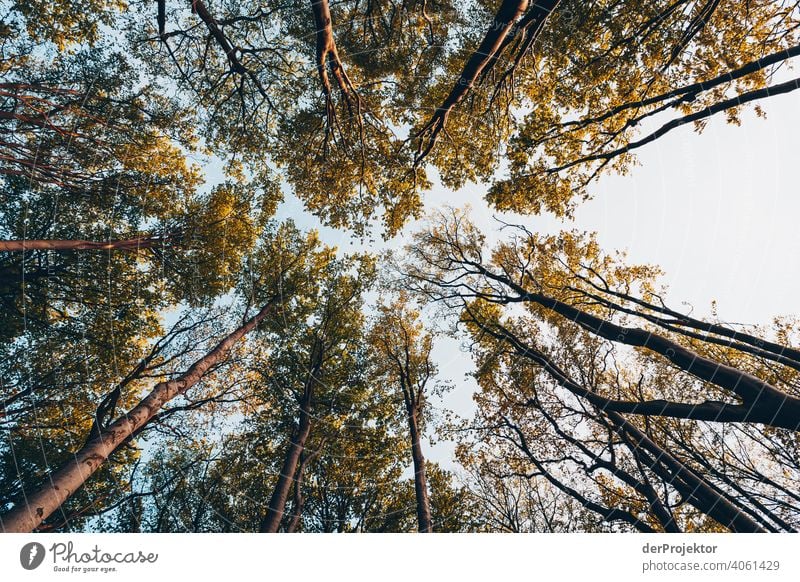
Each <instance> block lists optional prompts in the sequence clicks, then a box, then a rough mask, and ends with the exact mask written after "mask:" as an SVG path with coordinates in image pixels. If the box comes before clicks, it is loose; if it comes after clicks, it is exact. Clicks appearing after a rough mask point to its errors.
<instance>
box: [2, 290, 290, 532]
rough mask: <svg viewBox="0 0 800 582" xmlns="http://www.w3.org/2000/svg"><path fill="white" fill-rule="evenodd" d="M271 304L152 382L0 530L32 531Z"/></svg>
mask: <svg viewBox="0 0 800 582" xmlns="http://www.w3.org/2000/svg"><path fill="white" fill-rule="evenodd" d="M273 303H274V300H273V301H270V302H269V303H268V304H266V305H265V306H264V307H263V308H262V309H261V311H259V312H258V313H257V314H256V315H255V316H253V317H252V318H251V319H249V320H248V321H247V322H245V323H244V324H243V325H242V326H241V327H239V328H238V329H236V330H235V331H234V332H232V333H231V334H230V335H228V336H227V337H225V339H223V340H222V341H221V342H220V343H219V344H217V346H216V347H215V348H214V349H213V350H211V351H210V352H208V353H207V354H206V355H205V356H203V357H202V358H200V359H199V360H197V361H196V362H195V363H194V364H192V365H191V367H190V368H189V369H188V370H187V371H186V372H185V373H184V374H182V375H181V376H179V377H178V378H176V379H174V380H169V381H167V382H159V383H158V384H156V385H155V387H154V388H153V390H152V391H151V392H150V394H148V395H147V396H146V397H145V398H144V399H143V400H142V401H141V402H139V404H137V405H136V406H135V407H133V408H132V409H131V410H130V411H129V412H127V413H126V414H125V415H123V416H122V417H120V418H118V419H117V420H116V421H114V422H113V423H112V424H110V425H109V426H108V427H107V428H105V429H104V430H103V431H102V432H101V433H100V435H99V436H98V437H97V438H95V439H92V440H90V441H88V442H87V443H86V444H85V445H84V446H83V447H82V448H81V449H79V450H78V451H76V452H75V454H74V455H73V458H72V460H71V461H69V462H68V463H66V464H64V465H63V466H61V467H60V468H59V469H58V470H56V471H54V472H52V473H50V475H48V477H47V478H46V479H45V484H44V485H42V486H41V487H39V489H37V490H35V491H33V492H30V493H28V494H26V495H25V502H24V503H23V504H20V505H18V506H17V507H15V508H14V509H12V510H11V511H9V512H8V513H7V514H6V515H4V516H2V517H0V529H1V530H3V531H5V532H9V533H11V532H17V533H19V532H30V531H32V530H33V529H34V528H36V527H37V526H39V524H41V523H42V521H44V520H45V519H47V518H48V517H49V516H50V515H51V514H52V513H53V512H54V511H55V510H56V509H58V508H59V507H60V506H61V504H62V503H64V502H65V501H66V500H67V499H69V497H70V496H71V495H72V494H74V493H75V491H77V490H78V489H79V488H80V487H81V486H82V485H83V484H84V483H85V482H86V480H87V479H88V478H89V477H91V476H92V474H93V473H94V472H95V471H97V470H98V469H99V468H100V467H101V466H102V465H103V463H105V462H106V460H107V459H108V457H109V456H110V455H111V454H112V453H113V452H114V451H116V450H117V449H118V448H119V447H120V446H121V445H122V444H123V443H124V442H125V441H126V440H127V439H128V438H130V437H131V436H132V435H134V434H135V433H136V432H138V431H139V430H141V429H142V428H143V427H144V426H145V425H146V424H147V423H148V422H149V421H150V420H151V419H152V418H153V417H154V416H155V415H156V414H157V413H158V412H159V410H161V408H162V406H164V404H166V403H167V402H169V401H170V400H172V399H173V398H175V397H176V396H179V395H181V394H183V393H184V392H186V391H187V390H188V389H189V388H191V387H192V386H194V385H195V384H197V382H199V381H200V380H201V379H202V378H203V376H204V375H205V374H206V372H208V370H209V369H211V368H212V367H213V366H215V365H217V364H219V363H220V362H222V361H223V360H224V359H225V357H226V356H227V354H228V352H229V350H230V349H231V348H232V347H233V346H234V345H235V344H236V343H237V342H238V341H239V340H240V339H241V338H242V337H244V336H245V335H246V334H248V333H249V332H251V331H252V330H254V329H255V328H256V327H257V326H258V324H259V323H260V322H261V320H263V319H264V318H265V317H266V316H267V313H268V311H269V308H270V307H271V306H272V304H273Z"/></svg>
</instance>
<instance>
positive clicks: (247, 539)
mask: <svg viewBox="0 0 800 582" xmlns="http://www.w3.org/2000/svg"><path fill="white" fill-rule="evenodd" d="M799 550H800V537H798V535H796V534H772V535H764V534H761V535H759V534H713V535H712V534H697V535H689V534H686V535H681V534H675V535H671V534H660V535H658V534H657V535H645V534H621V535H613V534H428V535H414V534H351V535H335V534H294V535H286V534H284V535H258V534H32V535H23V534H5V535H0V572H2V578H0V579H2V580H12V581H16V580H21V581H22V580H67V579H69V580H87V579H90V580H108V581H109V582H110V581H115V582H117V581H118V582H122V581H126V580H136V581H137V582H140V581H141V580H142V579H147V578H152V577H155V579H156V580H165V579H169V577H173V576H175V577H180V578H185V577H189V576H192V577H197V578H198V579H199V580H202V581H207V580H228V579H231V577H236V578H237V579H238V580H242V579H251V578H252V577H254V576H257V577H259V579H271V578H274V577H276V576H280V577H283V576H290V577H292V579H293V580H315V579H319V580H333V581H336V580H347V581H353V580H408V579H416V580H420V579H421V580H425V581H427V580H431V579H432V578H433V577H442V578H443V579H444V580H448V581H449V580H502V579H503V578H506V577H511V576H513V577H514V578H515V579H519V578H522V579H524V580H537V579H542V578H543V579H550V578H555V579H562V578H566V579H567V580H587V581H588V580H591V581H592V582H594V581H596V580H615V581H627V580H661V581H666V580H687V581H688V580H698V581H699V580H719V581H720V582H721V581H723V580H725V581H727V580H730V579H737V580H747V579H750V580H755V581H758V582H761V581H765V582H767V581H776V582H777V581H779V580H792V581H796V580H800V568H799V567H798V565H799V564H800V557H798V551H799Z"/></svg>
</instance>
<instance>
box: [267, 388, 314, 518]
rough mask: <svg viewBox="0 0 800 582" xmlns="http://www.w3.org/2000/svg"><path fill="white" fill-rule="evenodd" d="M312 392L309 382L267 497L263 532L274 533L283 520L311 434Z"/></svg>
mask: <svg viewBox="0 0 800 582" xmlns="http://www.w3.org/2000/svg"><path fill="white" fill-rule="evenodd" d="M312 394H313V390H312V388H311V383H309V385H308V388H307V389H306V392H305V394H304V396H303V401H302V403H301V406H300V422H299V423H298V426H297V430H296V431H295V432H294V434H293V435H292V438H291V441H290V442H289V448H288V450H287V451H286V457H284V459H283V467H281V472H280V475H278V482H277V483H276V484H275V489H274V490H273V491H272V496H271V497H270V499H269V509H268V510H267V515H265V516H264V519H262V520H261V528H260V529H261V532H263V533H276V532H277V531H278V528H279V527H280V525H281V521H282V520H283V513H284V510H285V508H286V501H287V500H288V498H289V489H291V487H292V481H293V479H294V475H295V473H296V472H297V465H298V464H299V462H300V456H301V455H302V454H303V450H304V449H305V445H306V441H307V440H308V435H309V434H311V410H310V408H311V397H312Z"/></svg>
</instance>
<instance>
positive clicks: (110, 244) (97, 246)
mask: <svg viewBox="0 0 800 582" xmlns="http://www.w3.org/2000/svg"><path fill="white" fill-rule="evenodd" d="M161 240H162V239H161V238H159V237H155V236H140V237H136V238H130V239H123V240H109V241H93V240H47V239H38V240H37V239H33V240H1V241H0V252H9V253H13V252H22V251H39V250H44V251H105V250H116V251H135V250H137V249H149V248H152V247H154V246H155V245H156V244H158V243H159V242H161Z"/></svg>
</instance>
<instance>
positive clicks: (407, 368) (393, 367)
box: [370, 295, 436, 533]
mask: <svg viewBox="0 0 800 582" xmlns="http://www.w3.org/2000/svg"><path fill="white" fill-rule="evenodd" d="M370 343H371V344H372V345H374V346H376V347H377V350H376V354H375V355H376V357H375V364H374V365H375V368H376V371H375V375H376V377H377V378H381V379H382V381H383V382H385V383H387V384H388V385H390V386H393V387H394V389H395V390H397V389H398V388H399V391H400V393H401V394H402V396H403V404H404V408H405V416H406V421H407V423H408V434H409V438H410V441H411V458H412V460H413V463H414V491H415V497H416V505H417V522H418V527H419V531H421V532H427V533H430V532H432V531H433V529H432V522H431V507H430V499H429V493H428V480H427V476H426V472H425V455H424V453H423V451H422V442H421V440H422V432H423V430H424V426H425V424H426V423H425V417H426V412H427V411H426V410H425V408H426V407H425V403H426V397H427V394H426V389H429V388H428V383H429V382H430V381H431V380H432V379H433V377H434V376H435V374H436V365H435V364H434V363H433V361H432V358H431V351H432V350H433V336H432V335H431V334H430V333H427V332H426V331H425V330H424V329H423V327H422V323H421V322H420V314H419V312H417V311H415V310H414V309H413V308H412V307H411V306H410V305H409V304H408V299H407V298H406V297H404V296H402V295H401V296H400V297H398V298H397V300H396V301H394V302H392V303H390V304H389V305H384V306H381V307H380V308H379V315H378V317H377V319H376V320H375V322H374V324H373V327H372V335H371V341H370Z"/></svg>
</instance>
